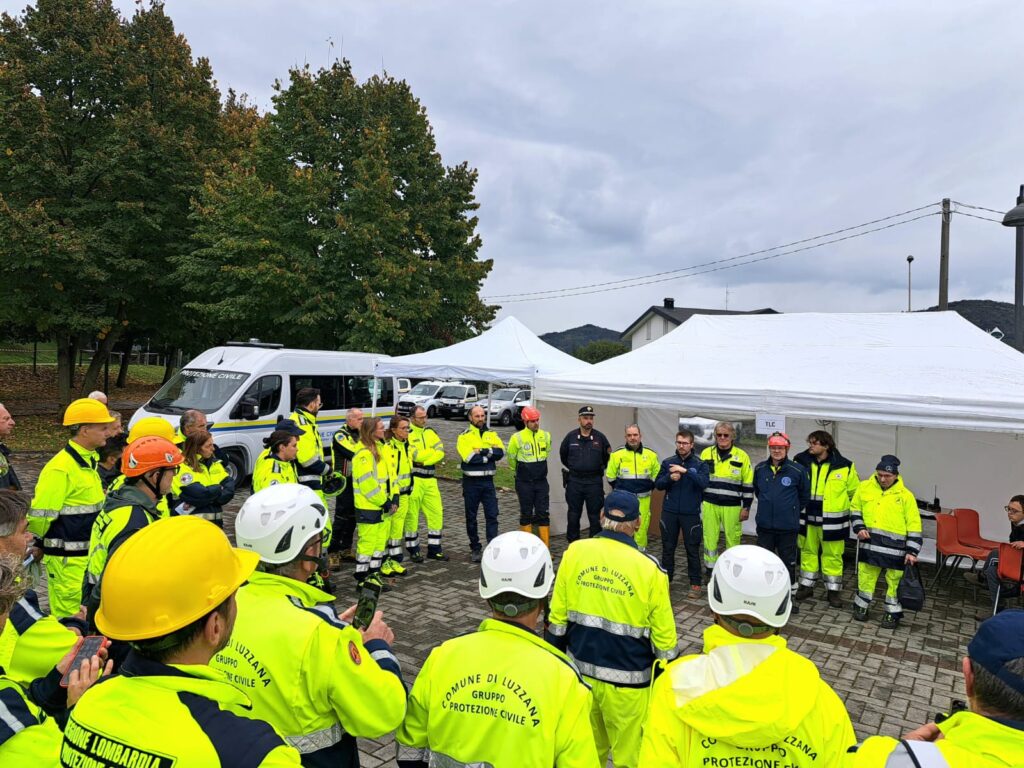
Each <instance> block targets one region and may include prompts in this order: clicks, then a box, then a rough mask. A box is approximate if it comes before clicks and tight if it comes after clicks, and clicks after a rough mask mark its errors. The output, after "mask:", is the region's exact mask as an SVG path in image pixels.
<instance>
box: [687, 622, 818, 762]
mask: <svg viewBox="0 0 1024 768" xmlns="http://www.w3.org/2000/svg"><path fill="white" fill-rule="evenodd" d="M669 673H670V674H671V685H672V691H673V693H674V694H675V702H676V706H677V707H678V714H679V717H680V718H681V719H682V720H683V721H684V722H685V723H686V724H687V725H689V726H690V727H691V728H693V729H694V730H695V731H697V732H698V733H700V734H703V735H705V736H710V737H712V738H715V739H719V740H721V741H724V742H727V743H729V744H733V745H735V746H738V747H764V746H767V745H769V744H774V743H775V742H778V741H780V740H782V739H783V738H785V737H786V736H788V735H789V734H791V733H793V732H794V731H795V730H797V728H798V727H799V725H800V723H801V722H802V721H803V720H804V718H805V717H806V716H807V715H808V713H809V712H810V710H811V708H812V707H813V706H814V704H815V702H816V700H817V695H816V692H817V689H818V686H819V682H820V680H821V677H820V676H819V674H818V670H817V669H816V668H815V666H814V664H812V663H811V662H810V661H809V660H807V659H805V658H804V657H802V656H800V655H799V654H796V653H793V652H792V651H790V650H789V649H788V648H786V641H785V640H784V639H782V638H781V637H778V636H774V637H769V638H766V639H764V640H746V639H744V638H741V637H737V636H735V635H733V634H731V633H729V632H727V631H726V630H725V629H723V628H722V627H720V626H718V625H714V626H711V627H708V628H707V629H706V630H705V631H704V653H703V654H701V655H699V656H690V657H687V658H685V659H681V660H680V661H679V662H677V663H676V664H673V665H672V666H671V667H670V668H669Z"/></svg>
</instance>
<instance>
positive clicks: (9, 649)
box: [0, 589, 78, 688]
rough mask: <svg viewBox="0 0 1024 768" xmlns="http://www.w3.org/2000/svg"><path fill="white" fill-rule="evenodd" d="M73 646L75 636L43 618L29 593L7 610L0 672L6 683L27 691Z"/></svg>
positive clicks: (52, 619) (1, 636) (0, 637)
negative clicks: (15, 684)
mask: <svg viewBox="0 0 1024 768" xmlns="http://www.w3.org/2000/svg"><path fill="white" fill-rule="evenodd" d="M77 642H78V635H76V634H75V633H74V632H72V631H71V630H70V629H68V628H67V627H65V626H64V625H63V624H61V623H60V622H59V621H57V619H56V617H54V616H50V615H48V614H47V615H44V614H43V612H42V610H40V608H39V598H38V597H36V593H35V592H34V591H33V590H31V589H30V590H28V591H27V592H25V594H24V596H23V597H22V598H21V599H20V600H18V602H16V603H15V604H14V605H13V606H12V607H11V613H10V615H9V616H8V617H7V623H6V624H4V628H3V630H2V631H0V668H2V669H3V670H4V671H5V673H6V676H7V678H8V679H10V680H13V681H14V682H16V683H18V684H19V685H21V687H22V688H28V686H29V683H31V682H32V681H33V680H35V679H36V678H37V677H44V676H45V675H46V674H47V673H49V671H50V670H51V669H53V668H54V667H55V666H57V663H58V662H59V661H60V660H61V659H63V658H64V654H66V653H67V652H68V651H70V650H71V647H72V646H73V645H74V644H75V643H77Z"/></svg>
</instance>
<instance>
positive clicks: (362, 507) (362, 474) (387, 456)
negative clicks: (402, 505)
mask: <svg viewBox="0 0 1024 768" xmlns="http://www.w3.org/2000/svg"><path fill="white" fill-rule="evenodd" d="M377 454H378V458H375V457H374V455H373V454H372V453H371V452H370V449H369V448H366V447H365V446H364V447H363V448H362V449H361V450H360V451H359V452H358V453H357V454H356V455H355V456H354V457H353V459H352V492H353V499H354V501H355V507H356V521H357V522H360V523H379V522H380V521H381V519H382V516H383V515H384V514H385V512H387V510H388V509H390V506H391V505H392V504H393V503H394V502H393V500H394V499H396V497H397V496H398V476H397V473H396V472H395V460H394V458H392V456H391V449H390V448H389V447H388V446H387V445H386V444H384V443H377Z"/></svg>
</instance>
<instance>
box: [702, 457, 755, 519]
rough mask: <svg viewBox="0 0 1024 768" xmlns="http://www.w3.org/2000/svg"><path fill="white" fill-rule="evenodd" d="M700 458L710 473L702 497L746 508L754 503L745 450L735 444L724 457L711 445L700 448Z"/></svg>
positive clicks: (752, 473)
mask: <svg viewBox="0 0 1024 768" xmlns="http://www.w3.org/2000/svg"><path fill="white" fill-rule="evenodd" d="M700 458H701V461H703V462H705V463H706V464H707V465H708V471H709V473H710V474H711V479H710V480H709V481H708V487H707V490H705V491H704V501H706V502H707V503H708V504H714V505H715V506H719V507H742V508H743V509H749V508H750V505H751V504H753V503H754V469H753V467H751V465H750V457H749V456H748V455H747V452H746V451H744V450H743V449H742V448H737V447H736V446H735V445H734V446H733V447H732V448H731V449H730V450H729V454H728V455H727V456H726V457H725V458H724V459H723V458H722V457H721V455H720V454H719V453H718V448H717V447H716V446H714V445H712V446H709V447H707V448H705V449H704V450H703V451H701V454H700Z"/></svg>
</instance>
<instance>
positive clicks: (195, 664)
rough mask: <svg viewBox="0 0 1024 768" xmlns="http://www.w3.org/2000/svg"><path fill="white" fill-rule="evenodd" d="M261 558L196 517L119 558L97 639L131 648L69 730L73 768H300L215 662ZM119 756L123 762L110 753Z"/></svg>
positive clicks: (182, 519)
mask: <svg viewBox="0 0 1024 768" xmlns="http://www.w3.org/2000/svg"><path fill="white" fill-rule="evenodd" d="M258 564H259V555H257V554H255V553H253V552H248V551H244V550H240V549H235V548H233V547H232V546H231V543H230V542H229V541H228V538H227V536H225V535H224V531H223V530H221V529H220V528H218V527H217V526H215V525H214V524H213V523H211V522H209V521H207V520H203V519H202V518H201V517H193V516H192V515H174V516H172V517H169V518H165V519H163V520H157V521H156V522H154V523H152V524H150V525H147V526H146V527H145V528H143V529H142V530H141V531H139V532H138V533H136V534H135V535H134V536H132V537H131V538H129V539H128V540H127V541H126V542H125V543H124V544H123V545H122V546H121V547H120V548H119V549H118V550H117V551H116V552H115V553H114V554H113V555H112V556H111V558H110V562H108V563H107V569H106V571H105V573H104V576H103V600H102V602H101V603H100V608H99V611H98V612H97V613H96V625H97V627H98V628H99V630H100V632H101V633H102V634H103V635H104V636H106V637H109V638H111V639H112V640H120V641H124V642H126V643H129V644H130V645H131V651H130V652H129V653H128V656H127V658H126V659H125V661H124V662H123V663H122V664H121V666H120V667H119V668H118V674H116V675H114V676H112V677H111V678H110V679H109V680H105V681H103V683H102V684H100V685H95V686H93V687H92V688H90V689H89V690H88V691H86V692H85V694H84V695H83V696H82V698H81V700H80V701H79V702H78V704H77V705H76V706H75V708H74V710H72V712H71V717H70V718H69V720H68V724H67V726H66V727H65V728H64V740H63V742H62V744H61V761H62V764H64V765H74V766H100V765H127V764H131V765H137V766H142V765H145V766H182V768H184V766H217V765H220V766H226V765H230V766H234V767H235V768H278V767H279V766H280V767H281V768H284V766H290V767H291V768H295V767H297V766H300V765H301V762H300V757H299V753H298V752H297V751H296V750H295V748H294V747H292V746H290V745H289V744H288V743H287V742H285V741H284V739H283V738H282V736H281V735H280V734H279V733H278V732H277V731H276V730H275V729H274V728H273V727H272V726H271V725H269V724H268V723H266V722H264V721H262V720H258V719H256V718H254V717H253V715H252V701H251V699H250V698H249V696H248V695H247V694H246V693H245V692H244V691H243V690H241V689H240V688H236V687H235V686H234V685H232V684H231V683H230V682H229V681H228V678H227V676H225V675H224V674H223V673H221V672H219V671H217V670H215V669H211V668H210V666H209V664H210V660H211V659H212V658H213V657H214V656H215V655H216V654H218V653H219V652H220V651H222V650H224V648H225V647H226V646H227V644H228V640H229V639H230V637H231V632H232V630H233V628H234V625H235V619H236V616H237V612H238V607H237V603H236V600H235V594H236V592H237V591H238V588H239V587H240V586H241V585H242V584H243V583H245V582H246V581H247V580H248V579H249V578H250V577H251V576H252V574H253V572H254V571H255V570H256V566H257V565H258ZM114 755H116V756H117V758H116V762H115V760H112V759H111V757H112V756H114Z"/></svg>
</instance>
